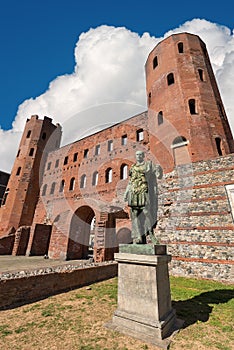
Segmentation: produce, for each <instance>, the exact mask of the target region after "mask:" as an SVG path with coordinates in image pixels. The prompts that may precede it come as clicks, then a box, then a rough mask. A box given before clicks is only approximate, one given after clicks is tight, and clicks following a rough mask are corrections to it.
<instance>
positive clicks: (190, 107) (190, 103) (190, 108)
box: [188, 98, 197, 114]
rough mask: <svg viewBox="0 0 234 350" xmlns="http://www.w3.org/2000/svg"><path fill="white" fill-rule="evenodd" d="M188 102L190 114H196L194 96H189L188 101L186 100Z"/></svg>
mask: <svg viewBox="0 0 234 350" xmlns="http://www.w3.org/2000/svg"><path fill="white" fill-rule="evenodd" d="M188 104H189V110H190V114H197V113H196V101H195V99H194V98H191V99H190V100H189V101H188Z"/></svg>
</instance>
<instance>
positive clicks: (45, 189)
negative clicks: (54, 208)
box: [41, 184, 47, 196]
mask: <svg viewBox="0 0 234 350" xmlns="http://www.w3.org/2000/svg"><path fill="white" fill-rule="evenodd" d="M46 191H47V185H46V184H45V185H44V186H43V188H42V193H41V195H42V196H45V195H46Z"/></svg>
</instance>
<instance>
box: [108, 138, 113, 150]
mask: <svg viewBox="0 0 234 350" xmlns="http://www.w3.org/2000/svg"><path fill="white" fill-rule="evenodd" d="M107 151H108V152H111V151H113V140H109V141H108V143H107Z"/></svg>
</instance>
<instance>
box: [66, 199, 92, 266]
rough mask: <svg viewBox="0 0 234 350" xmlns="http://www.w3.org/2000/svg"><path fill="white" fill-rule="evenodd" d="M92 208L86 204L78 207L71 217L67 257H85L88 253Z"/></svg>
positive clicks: (69, 258)
mask: <svg viewBox="0 0 234 350" xmlns="http://www.w3.org/2000/svg"><path fill="white" fill-rule="evenodd" d="M94 217H95V212H94V210H93V209H92V208H91V207H89V206H88V205H83V206H81V207H79V208H78V209H77V210H76V211H75V213H74V214H73V216H72V218H71V223H70V229H69V238H68V246H67V259H68V260H71V259H87V258H88V254H89V244H90V233H91V223H92V221H93V218H94Z"/></svg>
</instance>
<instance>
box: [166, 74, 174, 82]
mask: <svg viewBox="0 0 234 350" xmlns="http://www.w3.org/2000/svg"><path fill="white" fill-rule="evenodd" d="M174 83H175V79H174V74H173V73H169V74H168V76H167V85H172V84H174Z"/></svg>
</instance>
